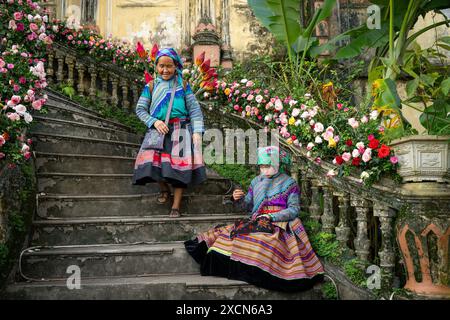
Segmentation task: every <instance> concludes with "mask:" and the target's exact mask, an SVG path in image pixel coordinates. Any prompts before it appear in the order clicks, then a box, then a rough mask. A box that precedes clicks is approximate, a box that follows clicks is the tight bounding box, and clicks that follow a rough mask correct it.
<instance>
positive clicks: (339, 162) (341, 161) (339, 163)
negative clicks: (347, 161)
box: [334, 156, 344, 165]
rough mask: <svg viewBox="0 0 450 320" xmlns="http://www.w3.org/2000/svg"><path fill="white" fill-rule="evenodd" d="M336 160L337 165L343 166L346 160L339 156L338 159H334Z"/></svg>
mask: <svg viewBox="0 0 450 320" xmlns="http://www.w3.org/2000/svg"><path fill="white" fill-rule="evenodd" d="M334 160H335V161H336V163H337V164H338V165H341V164H343V163H344V159H342V157H341V156H337V157H336V158H334Z"/></svg>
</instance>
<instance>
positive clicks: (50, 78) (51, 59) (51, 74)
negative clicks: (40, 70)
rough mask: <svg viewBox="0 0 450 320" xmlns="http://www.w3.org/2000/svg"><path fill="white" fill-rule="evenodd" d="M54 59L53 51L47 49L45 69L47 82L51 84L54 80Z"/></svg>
mask: <svg viewBox="0 0 450 320" xmlns="http://www.w3.org/2000/svg"><path fill="white" fill-rule="evenodd" d="M54 60H55V54H54V52H53V51H49V52H48V55H47V66H46V68H45V71H46V73H47V83H48V84H52V83H53V82H54V79H53V77H54V75H55V70H54V69H53V62H54Z"/></svg>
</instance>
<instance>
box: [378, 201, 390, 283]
mask: <svg viewBox="0 0 450 320" xmlns="http://www.w3.org/2000/svg"><path fill="white" fill-rule="evenodd" d="M373 215H374V216H375V217H378V218H379V219H380V229H381V248H382V249H381V251H380V252H379V253H378V255H379V256H380V267H381V269H382V271H383V275H382V282H383V287H385V288H389V287H391V286H392V280H393V277H394V266H395V252H394V244H393V240H394V239H393V238H394V232H393V226H392V223H393V221H392V220H393V218H394V216H395V211H394V210H393V209H391V208H389V207H387V206H386V204H384V203H381V202H376V203H375V204H374V207H373Z"/></svg>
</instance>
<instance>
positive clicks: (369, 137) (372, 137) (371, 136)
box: [367, 134, 375, 141]
mask: <svg viewBox="0 0 450 320" xmlns="http://www.w3.org/2000/svg"><path fill="white" fill-rule="evenodd" d="M373 139H375V136H374V135H373V134H369V136H368V137H367V140H369V141H372V140H373Z"/></svg>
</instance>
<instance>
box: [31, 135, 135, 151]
mask: <svg viewBox="0 0 450 320" xmlns="http://www.w3.org/2000/svg"><path fill="white" fill-rule="evenodd" d="M31 135H32V137H33V144H34V147H35V150H36V151H40V152H58V153H71V154H90V155H106V156H122V157H136V156H137V153H138V151H139V148H140V144H137V143H130V142H125V141H111V140H105V139H94V138H85V137H77V136H71V135H60V134H48V133H46V134H40V133H32V134H31Z"/></svg>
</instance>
